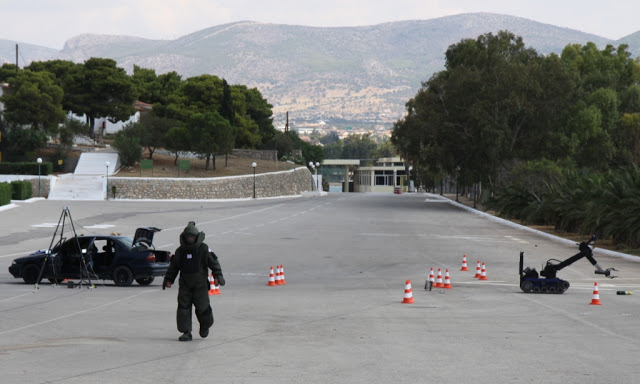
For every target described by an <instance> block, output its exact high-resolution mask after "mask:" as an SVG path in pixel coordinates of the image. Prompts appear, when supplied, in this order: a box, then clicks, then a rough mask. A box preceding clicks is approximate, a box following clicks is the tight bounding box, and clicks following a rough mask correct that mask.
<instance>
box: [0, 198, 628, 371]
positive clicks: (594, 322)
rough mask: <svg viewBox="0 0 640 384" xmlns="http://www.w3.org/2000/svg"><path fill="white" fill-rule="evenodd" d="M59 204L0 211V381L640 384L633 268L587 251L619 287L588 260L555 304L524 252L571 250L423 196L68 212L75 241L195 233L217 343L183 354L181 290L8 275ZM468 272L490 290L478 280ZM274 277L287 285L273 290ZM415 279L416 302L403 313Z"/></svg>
mask: <svg viewBox="0 0 640 384" xmlns="http://www.w3.org/2000/svg"><path fill="white" fill-rule="evenodd" d="M63 207H64V202H59V201H36V202H33V203H23V204H20V205H19V206H18V207H15V208H12V209H8V210H4V211H0V234H1V235H0V375H2V376H1V377H0V382H2V383H65V384H70V383H140V384H142V383H149V384H160V383H207V382H215V383H323V384H324V383H366V384H371V383H460V384H464V383H469V384H471V383H473V384H483V383H487V384H489V383H490V384H496V383H545V384H546V383H562V384H570V383H580V384H586V383H616V384H622V383H628V384H637V383H640V366H639V362H638V357H639V356H640V353H639V352H640V347H639V346H640V321H639V320H640V306H639V305H638V304H639V302H640V264H638V263H637V262H634V261H632V260H627V259H620V258H616V257H611V256H603V255H598V254H597V253H596V255H595V256H596V259H597V260H598V262H599V263H600V265H601V266H602V267H603V268H608V267H615V268H617V269H618V270H619V272H618V275H619V277H618V278H616V279H614V280H610V279H606V278H604V277H603V276H600V275H595V274H594V273H593V271H594V268H593V267H592V266H591V264H589V263H588V261H587V260H585V259H583V260H580V261H578V262H576V263H575V264H573V265H571V266H569V267H567V268H565V269H564V270H562V271H561V272H560V273H559V277H561V278H564V279H566V280H568V281H569V282H570V283H571V288H569V290H568V291H567V292H565V293H564V294H562V295H534V294H524V293H522V292H521V291H520V289H519V287H518V256H519V252H520V251H524V252H525V265H527V266H531V267H536V268H538V270H539V269H540V266H541V265H542V264H543V263H544V262H545V261H546V260H547V259H549V258H557V259H560V260H564V259H565V258H567V257H569V256H571V255H573V254H575V253H576V252H577V247H570V246H568V245H565V244H563V243H560V242H556V241H553V240H550V239H547V238H543V237H540V236H539V235H536V234H533V233H530V232H526V231H522V230H520V229H517V228H512V227H508V226H505V225H502V224H499V223H496V222H493V221H490V220H487V219H486V218H483V217H480V216H477V215H473V214H471V213H469V212H467V211H464V210H461V209H459V208H456V207H454V206H451V205H449V204H446V203H442V202H438V201H434V200H433V199H431V198H429V197H428V196H427V195H423V194H402V195H393V194H340V193H335V194H334V193H332V194H329V195H328V196H325V197H313V198H287V199H269V200H254V201H233V202H127V201H105V202H68V207H69V210H70V212H71V215H72V218H73V219H74V223H75V226H76V230H77V232H78V234H80V233H89V232H91V233H111V232H120V233H123V234H126V235H132V234H133V231H134V230H135V228H136V227H139V226H148V225H153V226H157V227H160V228H163V231H162V232H160V233H158V234H157V235H156V240H155V244H156V247H157V248H160V249H169V250H172V251H173V250H175V248H176V247H177V244H178V235H179V233H180V232H181V231H182V229H183V228H184V226H185V225H186V224H187V222H188V221H189V220H195V221H196V223H197V226H198V228H199V229H200V230H201V231H203V232H205V233H206V239H205V242H207V243H208V244H209V245H210V246H211V248H212V249H214V250H215V251H216V253H217V254H218V255H219V256H220V261H221V264H222V267H223V270H224V273H225V277H226V280H227V285H226V286H225V287H222V290H221V292H222V294H221V295H219V296H211V301H212V305H213V308H214V315H215V319H216V322H215V325H214V327H213V328H212V332H211V334H210V336H209V337H208V338H207V339H200V338H199V337H198V336H197V334H196V335H194V340H193V341H192V342H186V343H182V342H178V341H177V337H178V336H179V333H178V332H177V330H176V328H175V309H176V295H177V292H178V290H177V285H176V286H175V287H174V288H171V289H169V290H166V291H162V289H161V281H160V280H159V279H157V280H156V281H155V282H154V283H153V284H152V285H150V286H147V287H142V286H138V285H137V284H135V283H134V285H132V286H131V287H126V288H122V287H116V286H114V285H113V283H112V282H110V281H106V282H104V285H102V284H100V283H101V282H99V284H98V286H97V288H96V289H93V290H89V289H79V288H76V289H69V288H66V287H61V286H58V287H55V286H52V285H51V284H49V283H48V282H43V283H42V284H41V285H40V289H39V290H38V291H36V292H34V291H33V287H32V286H29V285H26V284H23V283H22V281H21V280H18V279H14V278H13V277H11V276H10V275H9V273H8V271H7V268H8V267H9V265H10V263H11V260H12V259H13V258H15V257H17V256H21V255H24V254H27V253H28V252H30V251H33V250H37V249H43V248H47V247H48V246H49V243H50V241H51V237H52V235H53V232H54V229H55V224H56V223H57V222H58V220H59V218H60V215H61V213H62V208H63ZM463 254H466V255H467V257H468V264H469V269H470V271H469V272H461V271H460V266H461V261H462V255H463ZM477 260H481V261H484V262H485V263H486V267H487V276H488V281H478V280H477V279H474V278H473V275H474V272H475V266H476V261H477ZM280 264H282V265H283V266H284V271H285V278H286V282H287V284H286V285H284V286H277V287H268V286H266V283H267V281H268V274H269V267H270V266H274V267H275V266H276V265H280ZM430 267H434V268H436V270H437V268H442V270H443V271H444V269H445V268H449V271H450V275H451V284H452V285H453V288H452V289H448V290H442V289H434V290H432V291H426V290H424V282H425V279H426V278H427V275H428V270H429V268H430ZM408 279H410V280H411V282H412V288H413V297H414V300H415V303H414V304H402V303H401V302H402V299H403V296H404V287H405V281H406V280H408ZM596 281H597V282H598V284H599V288H600V290H599V296H600V301H601V302H602V305H601V306H595V305H590V304H589V303H590V302H591V299H592V291H593V286H594V282H596ZM617 290H629V291H634V293H637V294H634V295H630V296H618V295H616V291H617ZM194 321H195V317H194ZM194 328H195V329H197V324H195V325H194Z"/></svg>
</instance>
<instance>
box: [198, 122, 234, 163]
mask: <svg viewBox="0 0 640 384" xmlns="http://www.w3.org/2000/svg"><path fill="white" fill-rule="evenodd" d="M188 128H189V131H190V133H189V137H190V138H191V147H192V148H193V149H194V152H196V153H198V154H200V155H202V156H203V157H205V158H206V160H207V161H206V164H205V170H208V169H209V161H210V160H211V157H212V156H213V169H214V170H215V169H216V164H215V155H216V154H218V153H220V152H221V149H224V145H225V141H224V140H225V139H227V140H229V137H228V132H230V131H231V126H230V124H229V121H227V120H226V119H225V118H224V117H222V116H220V114H219V113H218V112H208V113H196V114H194V115H193V116H192V117H191V119H190V120H189V125H188Z"/></svg>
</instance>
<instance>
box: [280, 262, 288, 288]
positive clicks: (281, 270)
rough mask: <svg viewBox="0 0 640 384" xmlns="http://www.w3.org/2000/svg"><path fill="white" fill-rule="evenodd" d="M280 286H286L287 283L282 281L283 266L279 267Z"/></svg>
mask: <svg viewBox="0 0 640 384" xmlns="http://www.w3.org/2000/svg"><path fill="white" fill-rule="evenodd" d="M280 284H282V285H285V284H287V281H286V280H285V279H284V265H280Z"/></svg>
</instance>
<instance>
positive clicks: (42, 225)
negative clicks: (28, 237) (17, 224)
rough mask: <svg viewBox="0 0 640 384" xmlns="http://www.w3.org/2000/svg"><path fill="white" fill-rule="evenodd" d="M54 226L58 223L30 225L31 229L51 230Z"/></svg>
mask: <svg viewBox="0 0 640 384" xmlns="http://www.w3.org/2000/svg"><path fill="white" fill-rule="evenodd" d="M56 226H58V223H42V224H35V225H32V227H36V228H53V227H56Z"/></svg>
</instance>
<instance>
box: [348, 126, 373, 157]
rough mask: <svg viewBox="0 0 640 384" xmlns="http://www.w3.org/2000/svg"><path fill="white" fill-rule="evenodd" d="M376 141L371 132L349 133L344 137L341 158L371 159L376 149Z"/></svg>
mask: <svg viewBox="0 0 640 384" xmlns="http://www.w3.org/2000/svg"><path fill="white" fill-rule="evenodd" d="M377 147H378V146H377V145H376V142H375V141H374V140H373V139H372V138H371V134H369V133H367V134H364V135H349V136H347V137H346V138H345V139H344V147H343V149H342V158H343V159H363V160H365V159H373V156H374V155H375V152H376V150H377Z"/></svg>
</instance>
